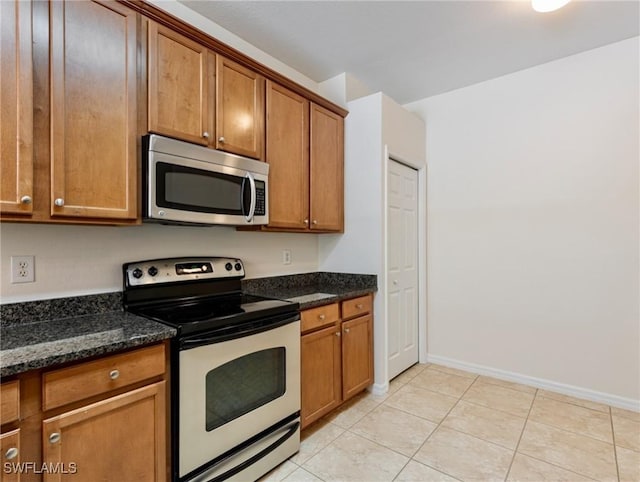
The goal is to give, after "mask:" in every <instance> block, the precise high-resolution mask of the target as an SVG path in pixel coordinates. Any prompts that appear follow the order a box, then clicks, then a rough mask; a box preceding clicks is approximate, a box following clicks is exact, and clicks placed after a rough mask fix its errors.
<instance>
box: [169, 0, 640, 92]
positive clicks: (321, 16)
mask: <svg viewBox="0 0 640 482" xmlns="http://www.w3.org/2000/svg"><path fill="white" fill-rule="evenodd" d="M179 1H180V2H181V3H183V4H185V5H186V6H188V7H189V8H191V9H193V10H195V11H196V12H198V13H200V14H202V15H204V16H205V17H208V18H210V19H211V20H213V21H214V22H215V23H217V24H218V25H220V26H222V27H224V28H225V29H227V30H229V31H231V32H232V33H234V34H236V35H237V36H239V37H241V38H242V39H244V40H246V41H247V42H249V43H251V44H253V45H254V46H256V47H258V48H260V49H262V50H263V51H265V52H266V53H268V54H270V55H271V56H273V57H275V58H277V59H278V60H280V61H282V62H284V63H285V64H287V65H289V66H290V67H292V68H294V69H296V70H298V71H299V72H301V73H303V74H305V75H306V76H307V77H310V78H311V79H313V80H314V81H316V82H321V81H324V80H327V79H329V78H331V77H334V76H336V75H338V74H341V73H343V72H348V73H350V74H352V75H354V76H355V77H356V78H357V79H358V80H360V81H361V82H363V83H364V84H365V85H366V86H368V87H369V89H370V90H371V91H372V92H377V91H383V92H385V93H386V94H387V95H389V96H391V97H392V98H394V99H395V100H396V101H397V102H399V103H401V104H404V103H407V102H411V101H414V100H418V99H422V98H425V97H429V96H432V95H436V94H439V93H442V92H447V91H449V90H453V89H457V88H460V87H464V86H467V85H471V84H475V83H478V82H482V81H484V80H488V79H491V78H495V77H499V76H501V75H505V74H508V73H511V72H515V71H518V70H522V69H526V68H528V67H532V66H534V65H538V64H541V63H544V62H549V61H551V60H555V59H558V58H561V57H566V56H568V55H572V54H575V53H578V52H582V51H584V50H589V49H593V48H596V47H600V46H603V45H606V44H609V43H612V42H616V41H619V40H624V39H627V38H630V37H634V36H637V35H640V8H639V6H640V0H633V1H584V0H583V1H580V0H574V1H573V2H571V3H569V4H568V5H567V6H566V7H564V8H563V9H561V10H558V11H556V12H551V13H546V14H541V13H536V12H534V11H533V10H532V9H531V7H530V4H529V2H528V1H524V0H523V1H521V0H512V1H482V0H475V1H455V0H443V1H268V0H267V1H264V0H263V1H202V0H179Z"/></svg>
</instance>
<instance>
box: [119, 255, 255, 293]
mask: <svg viewBox="0 0 640 482" xmlns="http://www.w3.org/2000/svg"><path fill="white" fill-rule="evenodd" d="M123 268H124V275H125V283H126V285H127V286H145V285H154V284H162V283H176V282H181V281H196V280H206V279H225V278H236V279H237V278H244V264H243V263H242V260H240V259H238V258H221V257H206V258H165V259H152V260H148V261H136V262H133V263H126V264H125V265H124V267H123Z"/></svg>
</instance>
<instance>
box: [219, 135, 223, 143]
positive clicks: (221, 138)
mask: <svg viewBox="0 0 640 482" xmlns="http://www.w3.org/2000/svg"><path fill="white" fill-rule="evenodd" d="M218 142H220V143H222V144H224V136H220V137H218Z"/></svg>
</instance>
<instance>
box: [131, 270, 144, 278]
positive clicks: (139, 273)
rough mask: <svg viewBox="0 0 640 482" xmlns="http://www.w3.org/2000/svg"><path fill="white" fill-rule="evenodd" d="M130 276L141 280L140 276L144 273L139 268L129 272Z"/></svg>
mask: <svg viewBox="0 0 640 482" xmlns="http://www.w3.org/2000/svg"><path fill="white" fill-rule="evenodd" d="M131 274H132V275H133V277H134V278H135V279H140V278H142V275H143V274H144V273H143V272H142V270H141V269H140V268H136V269H134V270H133V271H132V272H131Z"/></svg>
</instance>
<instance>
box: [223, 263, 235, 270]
mask: <svg viewBox="0 0 640 482" xmlns="http://www.w3.org/2000/svg"><path fill="white" fill-rule="evenodd" d="M224 269H226V270H227V271H231V270H232V269H233V265H232V264H231V263H227V264H225V265H224Z"/></svg>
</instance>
